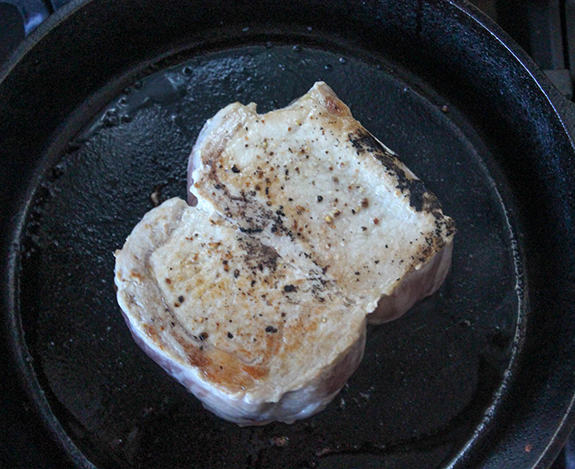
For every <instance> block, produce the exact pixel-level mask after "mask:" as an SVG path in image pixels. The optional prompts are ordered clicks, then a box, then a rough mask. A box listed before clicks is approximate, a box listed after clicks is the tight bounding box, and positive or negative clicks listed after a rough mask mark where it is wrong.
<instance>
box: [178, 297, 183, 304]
mask: <svg viewBox="0 0 575 469" xmlns="http://www.w3.org/2000/svg"><path fill="white" fill-rule="evenodd" d="M178 301H179V302H180V304H182V303H183V302H184V297H183V296H182V295H180V296H178Z"/></svg>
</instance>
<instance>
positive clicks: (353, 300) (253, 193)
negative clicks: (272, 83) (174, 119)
mask: <svg viewBox="0 0 575 469" xmlns="http://www.w3.org/2000/svg"><path fill="white" fill-rule="evenodd" d="M188 176H189V182H190V184H189V190H190V199H194V196H195V197H197V206H195V207H191V206H188V205H187V204H186V203H185V202H183V201H182V200H180V199H171V200H168V201H167V202H165V203H164V204H162V205H161V206H159V207H157V208H155V209H153V210H152V211H150V212H149V213H148V214H146V215H145V216H144V218H143V219H142V221H141V222H140V223H139V224H138V225H137V226H136V227H135V228H134V230H133V232H132V234H131V235H130V236H129V237H128V239H127V240H126V243H125V245H124V247H123V248H122V250H120V251H117V252H116V277H115V281H116V285H117V287H118V301H119V304H120V306H121V308H122V310H123V312H124V317H125V319H126V322H127V323H128V326H129V328H130V330H131V331H132V335H133V336H134V339H135V340H136V342H138V344H139V345H140V346H141V347H142V348H143V349H144V350H145V351H146V353H148V355H150V356H151V357H152V358H153V359H154V360H155V361H156V362H157V363H159V364H160V365H161V366H162V367H163V368H164V369H165V370H166V371H167V372H168V373H169V374H171V375H172V376H174V377H175V378H176V379H177V380H178V381H180V382H181V383H182V384H183V385H184V386H185V387H186V388H187V389H189V390H190V391H191V392H192V393H194V394H195V395H196V396H197V397H198V399H200V400H201V401H202V403H203V404H204V406H205V407H206V408H208V409H209V410H211V411H213V412H214V413H216V414H217V415H219V416H220V417H222V418H225V419H227V420H230V421H232V422H236V423H238V424H240V425H261V424H265V423H268V422H271V421H282V422H288V423H291V422H293V421H295V420H297V419H302V418H305V417H308V416H310V415H313V414H314V413H316V412H319V411H320V410H322V409H323V408H324V407H325V406H326V405H327V404H328V403H329V402H330V401H331V400H332V399H333V397H334V396H335V395H336V394H337V393H338V392H339V390H340V389H341V387H342V386H343V385H344V384H345V382H346V380H347V379H348V378H349V376H350V375H351V374H352V373H353V372H354V371H355V369H356V368H357V366H358V364H359V362H360V361H361V358H362V357H363V352H364V347H365V335H366V324H367V321H371V322H373V323H381V322H385V321H388V320H391V319H394V318H396V317H398V316H400V315H401V314H403V313H404V312H405V311H407V310H408V309H409V308H410V307H411V306H412V305H413V304H414V303H415V302H416V301H418V300H419V299H421V298H423V297H425V296H427V295H429V294H431V293H433V292H434V291H435V290H437V288H439V286H440V285H441V283H442V282H443V280H444V278H445V276H446V274H447V271H448V269H449V265H450V261H451V252H452V240H453V236H454V232H455V229H454V224H453V221H452V220H451V219H450V218H449V217H446V216H445V215H443V213H442V211H441V208H440V205H439V203H438V201H437V199H436V198H435V196H433V195H432V194H431V193H430V192H428V191H427V190H426V189H425V187H424V186H423V184H422V183H421V181H420V180H419V179H417V178H416V177H415V176H414V175H413V174H412V173H411V172H410V171H409V170H408V169H407V168H406V167H405V166H404V165H403V164H402V163H401V162H400V161H399V160H398V159H397V157H396V156H395V154H393V153H392V152H391V151H390V150H389V149H387V148H386V147H385V146H383V145H382V144H381V143H380V142H379V141H377V140H376V139H375V138H374V137H372V136H371V134H369V132H367V131H366V130H365V129H364V128H363V127H362V126H361V125H360V124H359V123H358V122H357V121H356V120H355V119H353V117H352V115H351V113H350V111H349V109H348V107H347V106H346V105H345V104H343V103H342V102H341V101H340V100H339V99H338V98H337V96H336V95H335V94H334V92H333V91H332V90H331V89H330V88H329V87H328V86H327V85H326V84H325V83H317V84H316V85H314V87H313V88H312V89H311V90H310V91H309V92H308V93H307V94H306V95H304V96H303V97H302V98H300V99H299V100H297V101H295V102H294V103H293V104H291V105H290V106H288V107H287V108H284V109H280V110H277V111H273V112H270V113H267V114H263V115H259V114H257V112H256V108H255V105H254V104H250V105H248V106H243V105H241V104H238V103H236V104H231V105H229V106H227V107H226V108H224V109H222V110H221V111H220V112H219V113H218V114H216V116H215V117H214V118H213V119H211V120H210V121H208V122H207V123H206V125H205V126H204V128H203V130H202V132H201V134H200V136H199V137H198V140H197V142H196V145H195V146H194V149H193V152H192V155H191V157H190V163H189V174H188Z"/></svg>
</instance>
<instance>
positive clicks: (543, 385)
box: [0, 0, 575, 467]
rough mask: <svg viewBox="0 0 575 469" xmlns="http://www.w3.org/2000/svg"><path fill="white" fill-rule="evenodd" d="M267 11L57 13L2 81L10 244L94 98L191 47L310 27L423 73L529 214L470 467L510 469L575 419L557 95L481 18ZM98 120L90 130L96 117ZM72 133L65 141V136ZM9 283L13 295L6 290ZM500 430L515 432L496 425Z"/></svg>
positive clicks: (563, 150) (565, 152)
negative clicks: (510, 346)
mask: <svg viewBox="0 0 575 469" xmlns="http://www.w3.org/2000/svg"><path fill="white" fill-rule="evenodd" d="M460 3H461V5H460ZM266 5H267V8H266V9H265V10H264V9H262V7H261V4H259V3H258V2H249V1H237V2H233V3H231V2H228V1H225V0H221V1H212V2H200V1H183V0H174V1H170V2H157V1H152V0H139V1H121V2H99V1H95V0H94V1H91V2H87V3H86V4H85V5H83V6H82V7H81V8H80V9H79V10H78V11H74V10H73V7H74V5H71V6H70V7H69V8H67V9H65V10H64V11H62V12H59V13H58V16H65V15H66V14H69V18H67V21H65V22H63V23H61V24H55V20H54V19H53V20H51V21H48V23H47V24H45V25H42V26H41V27H40V28H39V30H38V31H36V32H35V33H34V34H33V35H32V40H35V39H39V38H41V37H43V36H44V37H43V40H42V41H41V43H40V44H38V46H37V47H35V48H34V49H29V45H24V46H23V48H22V49H21V50H20V52H21V53H23V59H22V60H20V61H19V62H16V61H14V62H8V64H7V65H6V67H5V68H4V69H3V71H2V72H1V73H0V116H1V117H0V161H2V165H3V171H2V175H1V180H0V182H1V186H2V189H1V190H2V200H3V201H5V202H4V203H5V209H4V210H2V212H1V214H0V222H1V224H0V226H1V227H2V228H1V229H2V236H3V237H4V239H5V240H6V241H8V240H11V239H12V233H14V231H15V230H17V229H18V226H17V224H18V222H19V220H18V219H16V218H15V216H16V214H17V212H18V211H19V210H20V208H21V203H22V202H21V201H24V200H27V199H28V197H27V195H26V188H27V187H31V186H33V185H35V184H32V185H31V184H30V181H34V180H35V179H36V178H38V177H39V176H40V175H39V174H36V173H35V168H37V167H43V166H44V165H43V164H39V163H40V162H41V161H42V160H43V159H46V158H49V157H50V155H48V156H47V155H46V149H47V148H48V147H49V146H51V145H52V143H53V142H52V138H53V137H52V136H54V135H56V134H58V133H59V130H60V126H61V125H62V124H63V123H64V122H65V121H66V120H67V119H68V116H69V115H70V113H72V112H73V111H74V110H75V109H77V108H78V107H80V104H82V103H83V102H84V99H85V97H86V96H91V95H94V94H95V93H96V92H97V91H98V90H101V89H106V90H107V91H106V92H107V93H109V95H110V98H111V97H113V96H114V95H115V94H117V93H118V92H119V91H120V90H119V89H114V87H113V86H112V87H110V86H109V84H110V82H113V80H114V78H119V77H120V76H122V75H124V74H125V72H126V70H130V69H134V68H136V67H138V66H140V65H141V64H142V63H144V62H146V61H150V63H151V61H152V60H157V58H158V57H161V56H163V55H167V54H173V53H174V51H176V50H178V49H182V48H184V47H185V48H188V47H190V45H192V46H193V45H194V44H196V45H198V46H201V45H202V44H203V43H204V42H205V41H209V42H213V43H214V44H216V43H231V44H233V43H234V42H236V43H239V42H240V41H241V40H245V39H246V38H251V40H257V38H258V35H260V34H261V32H263V31H264V30H265V31H266V32H267V33H268V34H269V31H270V30H272V31H273V30H275V31H277V34H278V37H279V36H282V37H286V35H291V36H294V37H298V36H306V35H309V30H308V27H309V26H312V27H313V31H314V33H313V34H314V37H320V36H321V34H322V33H325V34H326V35H329V36H330V38H331V39H330V40H331V41H333V38H334V37H335V38H339V39H341V41H342V43H346V45H347V47H349V45H350V44H356V45H357V46H358V48H359V47H361V48H363V49H365V50H370V51H373V52H374V53H379V54H381V55H382V56H383V57H385V58H386V59H387V60H390V61H392V62H396V63H397V64H398V65H400V66H402V67H403V68H405V69H407V70H410V71H411V72H413V73H414V75H417V76H418V77H419V78H420V79H423V80H424V81H426V82H427V83H429V84H430V85H431V86H432V87H433V88H435V89H436V90H437V91H438V92H439V93H440V94H442V95H444V96H446V97H447V98H449V100H450V101H451V102H453V103H456V104H457V106H458V107H459V109H461V110H462V111H463V112H464V113H465V114H466V116H467V117H468V118H469V119H470V120H471V121H472V122H473V123H474V125H475V127H476V129H477V131H478V132H480V133H481V134H482V136H483V137H484V138H485V140H486V141H487V142H488V143H489V144H490V145H492V146H493V149H494V151H493V153H494V155H496V156H497V155H500V161H499V163H500V165H501V168H502V169H503V171H504V173H505V176H506V178H507V181H508V182H509V184H510V186H511V189H512V192H513V194H514V196H515V197H516V199H517V206H518V207H519V209H520V210H519V212H520V213H517V214H514V215H515V216H516V217H518V219H519V222H520V226H522V230H521V231H522V233H523V234H524V236H525V237H524V239H522V240H520V241H521V243H522V244H523V245H524V246H525V250H526V251H527V252H529V256H528V263H527V266H526V267H527V274H526V278H527V284H528V287H529V291H530V293H531V295H530V312H529V315H528V318H527V319H528V320H527V323H526V325H527V327H526V328H525V329H524V336H523V337H521V338H520V340H521V341H525V344H526V348H525V350H524V353H523V356H522V357H521V360H520V361H519V362H518V367H517V370H514V371H516V372H517V376H516V380H515V381H514V383H513V387H512V388H511V389H510V390H509V394H508V396H507V400H506V401H505V406H504V409H505V410H504V412H502V413H500V414H499V415H496V416H495V417H494V418H495V419H496V421H495V422H494V425H493V426H492V427H491V428H494V429H496V430H494V433H493V434H489V432H487V431H486V435H484V436H486V437H485V438H483V439H482V440H481V441H482V446H479V445H478V446H476V447H475V449H474V450H473V451H469V452H466V453H464V454H463V455H462V457H463V458H465V459H466V461H467V462H468V463H470V464H471V463H473V464H484V465H485V466H488V467H502V466H505V465H509V460H508V458H510V457H511V456H510V455H512V454H514V455H516V454H517V453H518V448H519V447H520V445H521V444H522V443H521V442H522V441H525V439H530V440H531V441H537V440H541V441H549V440H552V439H553V433H554V432H555V430H556V423H557V421H558V420H559V419H560V418H561V416H562V415H566V414H568V413H570V412H571V407H570V405H571V396H570V395H568V394H569V393H570V392H571V390H572V389H573V368H574V366H573V364H572V358H573V357H574V356H575V351H574V345H573V341H572V339H571V338H572V337H575V324H574V323H575V321H573V320H572V308H573V306H572V297H573V294H574V292H575V278H574V274H573V272H575V265H574V259H575V255H574V253H573V246H572V244H571V242H570V240H571V239H572V237H573V234H574V233H573V226H572V218H571V217H572V216H573V206H574V205H575V197H574V193H575V187H574V182H573V177H572V175H573V174H575V163H574V161H575V160H574V158H573V148H572V143H571V141H570V140H569V138H568V136H567V134H566V133H565V129H564V127H563V125H562V123H561V121H560V120H558V119H557V118H556V115H555V109H554V108H553V106H552V104H551V103H550V101H549V100H548V99H547V97H546V96H545V94H544V92H543V91H545V92H547V93H549V94H551V95H552V96H554V99H557V94H556V92H555V91H554V90H552V89H551V88H550V86H549V85H547V83H546V82H543V84H542V85H538V84H537V83H536V82H535V81H534V80H533V76H532V74H535V75H536V78H537V79H541V76H540V74H539V73H538V72H536V71H535V68H534V66H533V65H532V64H531V62H530V61H529V59H528V58H527V57H526V56H525V55H524V54H523V52H522V51H520V50H518V49H516V48H515V47H514V46H511V49H509V48H508V47H507V46H506V45H505V44H503V43H502V42H500V41H499V40H498V39H497V37H496V36H494V35H493V34H492V33H491V32H489V31H488V30H487V29H485V28H484V27H482V26H481V25H480V24H478V23H477V22H475V21H474V20H472V19H471V18H470V17H469V16H468V14H467V13H466V11H467V9H468V8H469V7H467V6H465V5H463V4H462V2H454V3H450V2H445V1H439V0H436V1H424V0H414V1H402V2H396V1H393V0H389V1H381V2H375V1H367V2H354V1H349V2H346V1H341V2H337V3H334V2H327V1H325V2H322V1H303V0H302V1H301V2H297V3H293V2H292V3H288V2H280V1H275V0H272V1H269V2H266ZM458 5H460V6H458ZM67 12H69V13H67ZM56 19H57V18H56ZM485 21H486V24H490V23H488V21H487V20H485ZM246 27H249V31H245V30H244V28H246ZM498 35H502V33H501V32H498ZM506 42H508V41H506ZM509 42H510V41H509ZM27 44H30V42H29V43H27ZM521 62H525V63H526V64H527V68H526V67H525V66H524V65H523V64H522V63H521ZM143 73H145V71H143ZM118 86H120V85H118ZM540 86H543V88H544V89H543V90H542V88H541V87H540ZM85 109H86V108H85ZM88 109H89V107H88ZM93 111H94V112H93V113H87V118H89V117H91V115H93V114H94V113H95V112H96V111H97V109H93ZM567 112H568V110H567ZM79 121H81V119H76V122H79ZM84 123H85V122H84ZM76 130H78V129H69V130H67V132H69V133H68V135H70V136H71V135H72V134H73V132H74V131H76ZM64 140H65V138H64V139H63V140H62V142H61V145H64V144H65V143H66V142H65V141H64ZM56 146H58V145H56ZM57 153H58V152H57V151H56V152H51V155H52V154H57ZM44 167H45V166H44ZM570 175H571V176H570ZM2 250H3V251H2V255H3V258H9V259H10V260H11V262H12V263H14V262H16V257H17V253H16V252H14V247H13V246H9V245H8V242H4V243H3V244H2ZM548 259H555V262H548ZM544 260H545V261H544ZM3 284H4V285H7V288H8V289H10V288H15V287H16V285H13V284H9V283H8V281H7V280H6V281H4V282H3ZM9 297H10V295H6V298H7V299H6V300H5V301H4V304H3V305H2V307H3V308H6V310H10V309H12V308H14V307H15V306H17V305H14V304H10V303H9V300H8V298H9ZM567 361H569V363H566V362H567ZM545 414H547V415H549V418H548V419H546V418H545V417H542V415H545ZM569 419H570V420H572V419H571V417H570V416H569ZM503 421H508V422H509V423H508V424H507V425H505V426H503V425H497V423H498V422H503ZM568 427H569V425H566V426H565V427H563V429H562V430H561V431H560V432H559V434H558V435H556V436H555V440H554V441H555V443H554V444H553V446H552V447H551V448H549V450H548V451H547V452H546V455H545V456H544V459H543V460H542V461H541V464H546V463H547V464H548V463H550V462H551V460H552V458H553V456H554V455H555V454H556V452H557V451H558V450H559V448H560V446H561V445H562V443H563V440H564V438H566V436H567V433H568ZM530 432H532V433H530ZM487 436H488V437H487ZM521 450H522V448H520V451H519V453H522V451H521ZM522 454H523V457H524V458H525V460H521V461H518V460H515V461H514V464H513V466H514V467H526V466H527V464H533V462H534V461H533V460H532V458H531V459H530V455H529V453H526V452H523V453H522ZM503 461H507V462H506V463H503ZM515 463H516V464H515Z"/></svg>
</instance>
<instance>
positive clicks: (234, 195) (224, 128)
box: [189, 82, 455, 323]
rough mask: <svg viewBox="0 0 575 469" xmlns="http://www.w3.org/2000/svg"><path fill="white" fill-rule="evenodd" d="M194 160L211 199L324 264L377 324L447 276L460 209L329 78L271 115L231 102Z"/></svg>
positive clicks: (299, 257) (284, 249)
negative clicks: (449, 212) (444, 205)
mask: <svg viewBox="0 0 575 469" xmlns="http://www.w3.org/2000/svg"><path fill="white" fill-rule="evenodd" d="M189 171H190V172H191V180H193V181H195V182H194V183H193V184H191V185H190V188H189V190H190V192H191V193H192V194H193V195H195V196H196V197H197V198H198V207H199V208H200V209H201V210H205V211H212V210H214V211H217V212H218V213H220V214H223V215H224V216H225V217H227V218H228V219H229V220H230V221H232V222H233V223H234V224H235V225H236V226H238V227H239V228H240V229H241V230H243V231H244V232H246V233H251V234H252V235H253V236H255V237H257V238H259V239H261V240H262V242H263V243H264V244H266V245H270V246H274V247H275V248H276V249H277V250H278V252H279V253H281V254H282V255H285V256H287V257H289V258H290V259H292V261H293V262H303V263H305V264H306V265H308V267H310V268H312V267H313V266H315V268H316V269H318V270H321V271H323V272H324V273H326V274H327V276H328V277H329V278H330V279H332V280H333V281H335V282H337V284H338V285H339V286H340V288H341V289H342V290H343V291H344V292H345V295H346V299H347V300H348V301H349V302H350V303H353V304H360V305H362V307H363V308H364V310H365V311H366V313H371V315H370V316H369V318H368V319H369V321H370V322H372V323H381V322H385V321H388V320H391V319H395V318H397V317H399V316H401V315H402V314H403V313H405V312H406V311H407V310H408V309H409V308H410V307H411V306H412V305H413V304H414V303H415V302H416V301H418V300H420V299H421V298H423V297H425V296H427V295H430V294H431V293H433V292H434V291H435V290H437V288H439V286H440V285H441V284H442V282H443V280H444V279H445V276H446V275H447V271H448V269H449V266H450V264H451V252H452V239H453V235H454V233H455V228H454V223H453V220H452V219H451V218H449V217H447V216H445V215H444V214H443V212H442V211H441V207H440V204H439V202H438V201H437V199H436V197H435V196H434V195H433V194H431V193H430V192H429V191H428V190H427V189H426V188H425V186H424V185H423V183H422V182H421V181H420V180H419V179H418V178H417V177H416V176H415V175H414V174H413V173H412V172H411V171H410V170H409V169H408V168H407V167H406V166H405V165H404V164H403V163H401V161H399V160H398V159H397V157H396V155H395V154H394V153H393V152H392V151H391V150H389V149H388V148H387V147H385V146H384V145H383V144H382V143H380V142H379V141H378V140H377V139H375V138H374V137H373V136H372V135H371V134H370V133H369V132H368V131H367V130H366V129H364V128H363V127H362V126H361V124H360V123H359V122H358V121H357V120H355V119H354V118H353V116H352V115H351V112H350V110H349V108H348V107H347V106H346V105H345V104H344V103H343V102H342V101H341V100H339V98H338V97H337V96H336V95H335V93H334V92H333V91H332V90H331V88H330V87H329V86H327V85H326V84H325V83H323V82H319V83H316V84H315V85H314V86H313V88H312V89H311V90H310V91H309V92H308V93H307V94H305V95H304V96H302V97H301V98H300V99H298V100H297V101H295V102H294V103H292V104H291V105H290V106H288V107H286V108H284V109H280V110H277V111H273V112H269V113H267V114H264V115H260V114H258V113H257V112H256V105H255V104H253V103H252V104H250V105H247V106H244V105H241V104H239V103H235V104H230V105H229V106H227V107H225V108H224V109H222V110H221V111H220V112H218V113H217V114H216V115H215V116H214V118H213V119H212V120H211V121H210V122H208V123H207V124H206V125H205V126H204V128H203V130H202V132H201V133H200V136H199V138H198V141H197V142H196V145H195V146H194V149H193V151H192V155H191V158H190V165H189ZM190 182H191V181H190ZM310 264H313V265H311V266H310ZM378 303H379V306H378Z"/></svg>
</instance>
